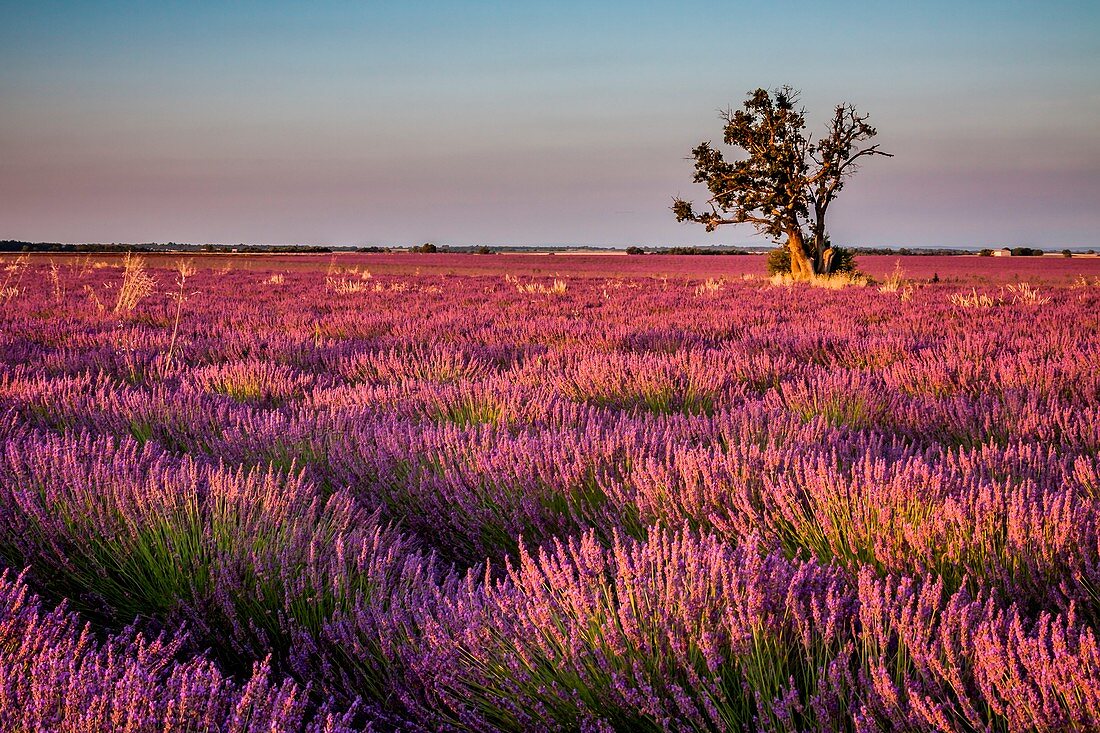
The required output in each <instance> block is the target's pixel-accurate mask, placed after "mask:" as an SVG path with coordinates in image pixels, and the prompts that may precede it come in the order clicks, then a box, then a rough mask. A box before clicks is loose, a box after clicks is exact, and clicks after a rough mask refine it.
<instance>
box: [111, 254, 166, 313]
mask: <svg viewBox="0 0 1100 733" xmlns="http://www.w3.org/2000/svg"><path fill="white" fill-rule="evenodd" d="M156 286H157V281H156V280H154V279H153V277H152V276H151V275H149V273H147V272H146V271H145V259H144V258H143V257H137V256H134V255H132V254H130V253H129V252H127V253H126V256H125V257H124V258H123V260H122V284H121V285H120V286H119V288H118V299H117V300H116V301H115V308H114V312H115V313H118V314H124V313H131V312H133V310H134V308H137V306H138V303H140V302H141V301H142V300H143V299H144V298H145V297H146V296H148V295H149V294H150V293H152V292H153V290H154V288H156Z"/></svg>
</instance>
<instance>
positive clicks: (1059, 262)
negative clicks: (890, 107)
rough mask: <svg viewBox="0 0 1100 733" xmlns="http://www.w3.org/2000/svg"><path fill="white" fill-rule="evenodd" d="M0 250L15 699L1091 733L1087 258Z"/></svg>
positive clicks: (213, 724)
mask: <svg viewBox="0 0 1100 733" xmlns="http://www.w3.org/2000/svg"><path fill="white" fill-rule="evenodd" d="M0 263H2V266H0V565H2V566H3V567H5V568H7V569H8V570H9V572H8V573H7V574H6V575H5V576H4V577H3V578H2V579H0V671H2V672H3V674H2V675H0V687H2V688H3V694H4V695H6V697H4V698H3V699H6V700H26V701H33V704H34V705H36V706H37V707H35V708H34V710H33V711H31V712H33V716H35V717H34V719H36V720H55V721H56V720H61V719H64V720H66V721H69V723H72V721H81V720H84V721H93V722H88V725H87V728H88V729H95V728H96V725H98V723H94V721H101V720H103V719H107V718H110V716H112V715H113V716H116V717H115V718H110V719H113V720H116V721H117V720H119V719H126V720H136V719H138V718H139V717H140V719H141V720H144V721H146V723H147V724H142V725H144V727H142V725H137V724H135V726H134V729H135V730H161V729H172V730H186V729H190V730H208V729H209V730H217V729H233V730H265V731H267V730H272V731H278V730H298V729H309V730H316V731H322V730H325V731H342V730H365V729H367V728H368V726H373V728H371V729H372V730H381V731H388V730H469V731H493V730H501V731H541V730H560V731H572V730H584V731H611V730H617V731H636V730H670V731H673V730H676V731H680V730H713V731H738V730H783V731H805V730H817V731H857V730H858V731H876V730H896V731H919V730H990V731H1002V730H1010V731H1025V730H1042V731H1066V730H1077V731H1086V730H1098V729H1100V644H1098V640H1097V628H1098V624H1100V259H1098V258H1094V257H1093V258H1084V257H1079V258H1073V259H1063V258H1060V257H1044V258H1011V259H1000V258H979V257H861V258H859V266H860V267H861V268H862V269H863V270H864V271H865V272H866V273H868V274H869V275H871V276H873V277H874V278H875V280H876V281H877V282H876V283H875V284H873V285H870V286H866V287H850V288H846V289H840V290H830V289H826V288H816V287H808V286H797V287H786V286H777V285H772V284H771V283H770V282H769V281H768V280H767V279H766V277H765V276H764V259H763V257H758V256H686V257H682V256H652V255H647V256H625V255H624V256H614V257H612V256H600V255H595V256H590V255H568V256H563V255H550V256H547V255H489V256H476V255H448V254H436V255H426V254H363V255H337V256H332V257H329V256H316V255H261V256H235V255H216V256H195V257H182V258H181V257H176V256H172V255H152V256H146V257H144V258H142V259H130V260H125V259H124V258H122V257H119V256H101V255H91V256H86V255H80V256H73V255H65V256H60V255H39V256H33V257H24V258H19V257H15V256H8V257H5V258H3V260H0ZM185 263H186V264H188V265H189V266H190V268H191V269H187V268H186V267H184V266H183V265H184V264H185ZM896 267H900V271H898V272H897V273H896V274H895V268H896ZM891 275H895V277H894V279H893V280H891V279H890V277H891ZM934 276H938V280H937V282H932V280H933V277H934ZM1025 283H1026V284H1025ZM24 569H26V574H25V575H24V576H19V573H21V572H22V571H23V570H24ZM60 603H65V604H66V605H65V606H64V608H62V609H61V610H60V611H54V610H53V609H54V608H55V607H56V606H57V605H58V604H60ZM84 623H90V624H91V626H90V627H89V629H90V632H91V633H89V634H84V632H83V629H84V627H83V624H84ZM124 690H125V691H126V692H125V694H124V692H123V691H124ZM31 704H32V703H31V702H28V703H27V705H31ZM0 708H3V706H2V705H0ZM4 709H6V708H4ZM104 711H106V712H104ZM31 712H26V713H25V714H27V715H31ZM108 713H109V715H108ZM96 716H102V717H96ZM141 716H144V717H141ZM17 718H18V716H16V717H13V718H12V719H11V720H5V721H0V727H2V728H5V729H6V728H12V729H18V728H19V725H18V719H17ZM149 721H152V722H149ZM164 721H174V722H173V723H172V724H171V725H169V724H168V723H165V722H164ZM241 721H247V724H248V725H245V724H244V723H242V722H241ZM9 723H10V725H9ZM233 725H237V726H238V727H236V728H233V727H232V726H233ZM74 726H75V724H74ZM173 726H175V727H173ZM248 726H252V727H248ZM72 729H74V730H76V729H78V728H77V727H73V728H72Z"/></svg>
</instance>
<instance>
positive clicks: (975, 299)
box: [951, 288, 997, 308]
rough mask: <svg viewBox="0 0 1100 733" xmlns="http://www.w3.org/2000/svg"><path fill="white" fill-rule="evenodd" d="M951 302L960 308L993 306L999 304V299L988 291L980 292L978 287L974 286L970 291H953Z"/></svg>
mask: <svg viewBox="0 0 1100 733" xmlns="http://www.w3.org/2000/svg"><path fill="white" fill-rule="evenodd" d="M951 304H952V305H957V306H958V307H960V308H992V307H993V306H994V305H996V304H997V299H996V298H994V297H993V296H992V295H989V294H988V293H979V292H978V289H977V288H972V289H971V291H970V292H969V293H952V294H951Z"/></svg>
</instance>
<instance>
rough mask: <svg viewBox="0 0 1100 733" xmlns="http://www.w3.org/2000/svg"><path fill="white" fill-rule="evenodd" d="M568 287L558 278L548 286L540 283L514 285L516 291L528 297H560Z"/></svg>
mask: <svg viewBox="0 0 1100 733" xmlns="http://www.w3.org/2000/svg"><path fill="white" fill-rule="evenodd" d="M568 287H569V286H568V284H567V283H566V282H565V280H561V279H558V278H554V280H553V282H551V283H550V284H549V285H543V284H542V283H540V282H530V283H516V290H518V291H519V292H521V293H526V294H528V295H534V294H536V293H538V294H543V295H561V294H563V293H564V292H565V291H566V289H567V288H568Z"/></svg>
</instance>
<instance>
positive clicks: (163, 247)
mask: <svg viewBox="0 0 1100 733" xmlns="http://www.w3.org/2000/svg"><path fill="white" fill-rule="evenodd" d="M616 249H617V248H614V247H596V246H581V247H571V246H568V247H567V246H547V247H521V246H507V245H505V246H496V247H488V246H485V245H480V246H472V245H464V246H463V245H459V246H455V245H445V244H443V245H435V244H433V243H431V242H425V243H424V244H421V245H419V246H416V247H408V248H406V247H375V246H371V247H323V246H319V245H312V244H185V243H178V242H168V243H165V244H160V243H157V242H144V243H131V244H119V243H113V242H112V243H110V244H106V243H88V244H65V243H62V242H23V241H19V240H15V239H3V240H0V252H90V253H101V254H108V253H124V252H196V253H219V254H231V253H238V254H331V253H335V252H376V253H381V252H402V251H409V252H422V253H428V254H430V253H434V252H439V253H451V254H481V255H486V254H499V253H524V252H526V253H535V252H550V253H553V252H577V251H582V252H609V251H616ZM845 249H847V250H849V251H851V252H852V253H853V254H858V255H901V256H916V255H936V256H943V255H973V254H981V255H985V256H989V255H991V254H993V252H994V250H991V249H982V250H969V249H943V248H939V249H934V248H928V249H925V248H911V247H900V248H898V249H892V248H889V247H848V248H845ZM1011 252H1012V254H1013V255H1015V256H1017V257H1020V256H1041V255H1043V254H1045V252H1044V251H1043V250H1041V249H1035V248H1033V247H1014V248H1012V250H1011ZM1068 252H1069V250H1064V251H1063V254H1066V253H1068ZM1092 252H1093V250H1089V254H1091V253H1092ZM626 253H627V254H628V255H650V254H652V255H751V254H761V253H762V250H760V249H759V248H744V247H637V246H635V247H627V248H626Z"/></svg>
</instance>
